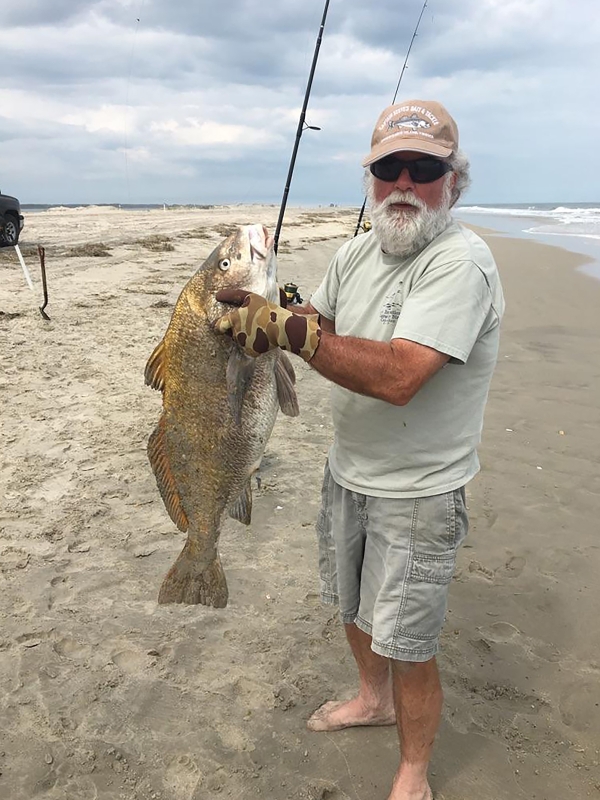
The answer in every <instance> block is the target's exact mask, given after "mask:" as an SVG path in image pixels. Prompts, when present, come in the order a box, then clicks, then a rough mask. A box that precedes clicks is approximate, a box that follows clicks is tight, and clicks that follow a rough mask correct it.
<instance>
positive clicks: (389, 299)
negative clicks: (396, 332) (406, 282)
mask: <svg viewBox="0 0 600 800" xmlns="http://www.w3.org/2000/svg"><path fill="white" fill-rule="evenodd" d="M401 289H402V281H401V282H400V285H399V286H398V287H397V288H396V289H394V290H393V291H391V292H390V293H389V294H387V295H386V296H385V299H384V301H383V305H382V307H381V311H380V312H379V319H380V320H381V322H383V324H384V325H395V324H396V322H397V321H398V317H399V316H400V311H401V309H402V300H401V297H400V291H401Z"/></svg>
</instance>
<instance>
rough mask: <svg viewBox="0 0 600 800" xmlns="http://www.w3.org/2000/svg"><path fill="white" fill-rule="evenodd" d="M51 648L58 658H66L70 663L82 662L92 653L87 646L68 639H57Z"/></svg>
mask: <svg viewBox="0 0 600 800" xmlns="http://www.w3.org/2000/svg"><path fill="white" fill-rule="evenodd" d="M52 648H53V650H54V652H55V653H57V654H58V655H59V656H62V657H63V658H68V659H70V660H71V661H84V660H85V659H87V658H89V657H90V655H91V653H92V648H91V647H90V646H89V645H87V644H83V642H78V641H77V640H76V639H71V638H69V637H65V638H64V639H59V640H58V641H57V642H55V643H54V644H53V645H52Z"/></svg>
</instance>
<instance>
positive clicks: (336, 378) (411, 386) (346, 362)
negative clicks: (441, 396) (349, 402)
mask: <svg viewBox="0 0 600 800" xmlns="http://www.w3.org/2000/svg"><path fill="white" fill-rule="evenodd" d="M321 327H322V330H323V334H322V336H321V343H320V344H319V347H318V348H317V351H316V353H315V354H314V356H313V357H312V359H311V360H310V365H311V367H314V369H316V370H317V372H320V373H321V375H323V376H324V377H325V378H329V380H331V381H333V382H334V383H337V384H338V385H340V386H343V387H344V388H346V389H350V390H351V391H353V392H357V393H358V394H364V395H367V396H368V397H376V398H377V399H379V400H385V401H386V402H388V403H392V404H393V405H398V406H403V405H406V404H407V403H408V402H409V401H410V400H412V398H413V397H414V396H415V394H416V393H417V392H418V391H419V389H420V388H421V387H422V386H423V385H424V384H425V383H426V382H427V381H428V380H429V378H431V377H432V376H433V375H434V374H435V373H436V372H437V371H438V370H439V369H441V368H442V367H443V366H444V364H446V363H447V362H448V360H449V356H447V355H446V354H445V353H440V352H438V351H437V350H434V349H433V348H431V347H426V346H425V345H422V344H418V343H417V342H411V341H409V340H408V339H392V341H391V342H389V343H387V342H374V341H371V340H370V339H358V338H356V337H354V336H336V335H334V334H332V333H331V332H327V329H326V328H325V326H324V325H323V324H321Z"/></svg>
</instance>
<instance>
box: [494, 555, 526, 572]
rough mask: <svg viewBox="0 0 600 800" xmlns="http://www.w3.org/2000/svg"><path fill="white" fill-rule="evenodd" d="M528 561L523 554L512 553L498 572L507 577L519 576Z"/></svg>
mask: <svg viewBox="0 0 600 800" xmlns="http://www.w3.org/2000/svg"><path fill="white" fill-rule="evenodd" d="M526 563H527V561H526V560H525V559H524V558H523V556H513V555H511V556H510V557H509V558H508V560H507V561H506V563H505V564H504V566H503V567H500V569H499V570H498V574H500V575H504V577H505V578H518V577H519V575H520V574H521V573H522V572H523V569H524V567H525V564H526Z"/></svg>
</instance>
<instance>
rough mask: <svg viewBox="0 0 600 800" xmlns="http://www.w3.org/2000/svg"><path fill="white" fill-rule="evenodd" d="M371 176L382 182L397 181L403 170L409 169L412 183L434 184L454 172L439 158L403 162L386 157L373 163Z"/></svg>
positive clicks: (392, 157)
mask: <svg viewBox="0 0 600 800" xmlns="http://www.w3.org/2000/svg"><path fill="white" fill-rule="evenodd" d="M369 169H370V170H371V174H372V175H374V176H375V177H376V178H379V180H380V181H387V182H388V183H391V182H392V181H397V180H398V178H399V177H400V175H401V174H402V170H404V169H407V170H408V174H409V175H410V179H411V181H414V182H415V183H433V181H437V180H438V178H441V177H442V175H445V174H446V173H447V172H450V171H451V170H452V167H451V166H450V164H448V162H447V161H440V160H439V159H438V158H416V159H415V160H414V161H403V160H402V159H401V158H394V156H386V157H385V158H381V159H380V160H379V161H375V162H373V164H371V166H370V167H369Z"/></svg>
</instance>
